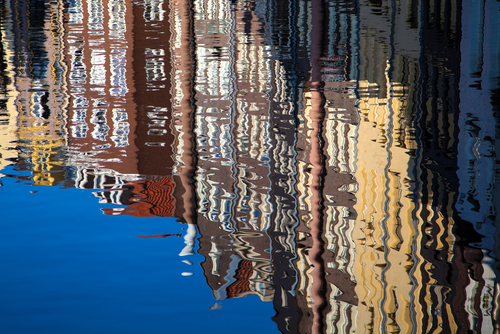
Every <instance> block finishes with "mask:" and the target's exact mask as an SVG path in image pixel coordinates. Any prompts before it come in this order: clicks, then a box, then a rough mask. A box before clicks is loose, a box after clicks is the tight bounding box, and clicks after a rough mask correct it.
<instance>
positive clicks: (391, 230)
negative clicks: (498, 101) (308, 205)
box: [355, 1, 494, 332]
mask: <svg viewBox="0 0 500 334" xmlns="http://www.w3.org/2000/svg"><path fill="white" fill-rule="evenodd" d="M400 8H401V9H402V10H396V8H395V7H394V6H393V4H391V3H390V2H381V3H380V4H378V5H375V4H372V5H369V4H368V3H366V4H365V5H364V6H361V11H360V16H361V21H360V22H361V30H360V39H359V40H360V53H359V54H360V60H359V61H360V73H359V75H360V77H359V81H358V85H359V88H358V94H359V98H360V101H359V112H360V116H361V121H360V125H359V129H358V133H359V136H358V148H357V151H358V161H357V171H356V180H357V182H358V191H357V193H356V197H357V204H356V206H355V208H356V211H357V214H358V219H357V222H356V225H357V226H356V229H355V231H356V234H355V238H356V242H357V245H356V262H357V265H356V281H357V287H356V291H357V293H358V297H359V300H360V308H359V314H358V328H364V329H368V330H374V329H375V328H384V329H385V330H387V331H392V330H396V329H397V330H401V331H406V330H409V329H413V330H415V331H417V332H430V331H433V330H435V329H439V330H440V331H442V330H445V331H449V332H466V331H468V330H474V331H478V330H480V328H481V327H482V329H483V331H485V332H491V331H492V328H491V322H492V320H494V319H492V317H491V316H490V315H491V313H492V309H493V306H491V305H492V304H489V305H490V306H487V304H488V303H489V302H488V303H486V304H485V303H483V304H482V305H481V303H480V302H479V300H483V301H486V300H491V299H492V298H493V297H492V296H493V292H492V291H493V283H492V276H494V275H493V273H492V270H491V268H490V267H489V264H488V261H490V262H491V260H489V259H488V257H487V256H486V257H483V251H482V250H481V248H484V249H488V248H489V247H491V245H490V246H486V243H487V240H488V238H487V239H484V236H481V235H480V234H479V233H481V231H480V229H479V228H478V227H480V226H479V225H477V222H474V221H471V219H469V218H470V217H467V216H466V211H467V209H465V210H464V209H460V207H461V206H462V207H467V205H465V206H464V205H463V204H460V203H464V200H463V199H461V200H459V197H457V194H459V185H460V187H463V183H462V182H463V181H464V180H465V179H467V178H469V176H467V177H465V174H466V172H465V170H466V169H467V167H466V166H467V165H470V160H469V162H466V159H464V160H463V162H460V161H459V160H457V153H458V152H460V153H459V154H458V156H459V157H460V156H462V157H463V155H462V152H464V151H467V150H466V149H465V147H467V145H468V144H467V142H469V143H470V139H467V138H468V136H467V135H466V136H464V130H465V127H464V126H462V128H460V122H459V117H458V115H459V114H460V115H463V114H464V113H467V109H468V108H467V106H466V105H465V104H463V103H462V105H460V104H459V96H460V94H461V91H462V92H463V90H461V91H460V90H459V82H460V80H461V79H460V73H461V69H460V56H461V55H460V52H459V50H460V44H461V42H462V41H461V40H460V35H461V31H460V30H461V20H462V17H463V15H465V16H467V15H468V14H464V13H465V12H464V11H462V10H461V7H460V5H457V4H455V3H453V4H451V3H448V2H444V1H437V2H433V3H430V2H422V3H417V2H412V1H408V2H407V3H406V6H401V7H400ZM380 20H388V21H389V23H390V26H388V27H387V29H385V30H384V29H383V28H380V27H383V25H380ZM377 22H378V23H377ZM375 27H377V29H374V28H375ZM419 27H420V29H421V30H420V36H421V37H418V36H419V34H418V32H419V30H417V28H419ZM493 30H494V29H493ZM398 36H399V37H398ZM414 83H417V84H416V85H415V84H414ZM461 109H462V110H461ZM458 110H460V113H458ZM490 121H491V122H494V120H490ZM464 125H465V124H464ZM467 131H469V130H467ZM486 131H487V130H486ZM458 133H461V135H460V136H461V138H460V137H459V135H458ZM465 133H467V132H465ZM471 137H474V136H471ZM464 139H466V140H465V143H461V142H462V141H463V140H464ZM460 147H463V148H462V149H460ZM462 159H463V158H462ZM476 159H477V158H473V159H472V160H473V161H475V160H476ZM482 161H485V160H484V158H483V159H482ZM457 166H460V168H461V169H465V170H464V172H465V173H464V172H462V173H461V176H460V178H464V180H461V179H459V177H458V176H459V175H460V173H457ZM489 170H490V171H493V170H494V169H493V168H492V169H489ZM490 184H491V182H490ZM463 189H465V188H463ZM464 192H465V193H467V191H464ZM464 192H463V193H462V195H461V196H462V197H464V196H465V194H464ZM469 193H470V188H469ZM485 199H486V198H485ZM470 203H471V204H469V205H471V206H472V207H475V209H478V207H477V206H476V205H475V204H472V203H473V202H470ZM478 204H479V203H478ZM481 207H483V208H491V207H492V205H491V204H488V203H487V201H484V200H483V203H481ZM457 209H459V210H458V212H460V211H462V212H463V213H462V214H458V213H457ZM486 211H488V209H486ZM474 216H475V217H478V216H477V215H474ZM475 219H476V218H475ZM475 219H474V220H475ZM484 223H486V224H485V225H483V226H484V227H485V228H486V229H487V227H488V225H489V224H488V222H487V221H483V224H484ZM474 224H475V225H476V226H474ZM489 226H491V225H489ZM492 232H493V231H489V232H488V233H487V234H490V233H492ZM481 240H483V241H482V244H479V242H480V241H481ZM490 249H491V248H490ZM485 251H486V250H485ZM486 252H487V251H486ZM482 259H484V260H482ZM481 261H483V263H482V264H481ZM470 268H474V269H472V270H471V269H470ZM483 272H484V273H485V274H484V275H483ZM485 280H486V281H485ZM488 281H489V283H485V282H488ZM488 323H489V324H488ZM488 328H489V329H488Z"/></svg>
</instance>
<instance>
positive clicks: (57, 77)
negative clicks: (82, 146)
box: [4, 1, 68, 185]
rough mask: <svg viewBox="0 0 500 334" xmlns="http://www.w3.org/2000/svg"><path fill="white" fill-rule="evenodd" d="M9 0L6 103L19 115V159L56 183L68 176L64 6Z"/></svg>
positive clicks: (41, 179)
mask: <svg viewBox="0 0 500 334" xmlns="http://www.w3.org/2000/svg"><path fill="white" fill-rule="evenodd" d="M5 6H6V7H5V12H4V13H5V14H4V15H10V17H11V19H10V20H7V22H12V24H11V26H9V27H5V28H10V29H9V30H8V31H6V32H5V34H6V35H5V36H6V37H7V38H8V39H11V41H10V42H8V43H7V44H4V45H5V46H7V47H9V48H10V50H8V53H9V58H8V63H9V66H11V72H10V74H11V75H12V76H11V78H10V79H11V80H12V86H11V89H12V93H9V98H8V100H9V102H8V105H9V109H10V110H11V115H15V117H16V121H17V125H16V128H17V129H16V136H17V145H18V152H19V153H18V154H19V160H18V161H17V165H18V166H19V167H20V168H21V169H29V170H31V171H32V172H33V181H34V183H35V184H43V185H53V184H55V183H56V182H60V181H62V180H64V179H65V177H66V174H65V173H64V169H65V168H64V167H63V165H64V162H65V154H64V152H65V148H66V128H65V122H66V120H65V117H66V115H65V112H64V111H65V108H66V105H67V104H68V99H67V97H66V92H67V89H66V77H65V76H66V65H65V63H64V59H63V58H62V55H61V53H60V50H61V48H62V47H63V10H64V6H63V5H62V4H59V3H50V4H45V3H43V2H40V1H28V2H18V1H7V2H6V3H5ZM10 34H11V35H10ZM7 35H9V36H7ZM16 114H17V115H16ZM9 146H10V145H9Z"/></svg>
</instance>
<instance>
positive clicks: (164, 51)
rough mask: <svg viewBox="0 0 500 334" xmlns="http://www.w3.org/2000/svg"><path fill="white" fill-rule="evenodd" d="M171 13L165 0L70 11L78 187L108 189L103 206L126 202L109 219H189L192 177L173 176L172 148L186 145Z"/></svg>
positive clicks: (96, 4) (77, 6)
mask: <svg viewBox="0 0 500 334" xmlns="http://www.w3.org/2000/svg"><path fill="white" fill-rule="evenodd" d="M169 14H170V7H169V6H168V4H166V3H165V2H164V1H145V2H143V3H142V2H141V3H134V4H132V3H127V2H125V1H118V0H117V1H100V0H98V1H75V2H72V3H71V5H70V7H69V9H68V14H67V15H68V23H67V30H68V36H69V37H68V39H67V40H68V47H67V50H68V55H67V60H68V63H70V64H71V65H70V74H69V82H70V84H69V87H70V92H71V105H70V106H69V108H68V115H69V121H68V128H69V129H70V133H69V138H70V139H69V150H70V152H71V161H70V163H71V164H72V166H74V168H75V177H74V178H75V181H76V184H77V186H78V187H84V188H97V189H103V191H101V192H98V193H96V195H97V196H98V197H100V198H101V201H102V202H103V203H110V204H118V205H121V207H114V208H109V209H105V210H104V212H105V213H107V214H129V215H134V216H163V217H165V216H185V213H183V211H184V208H183V205H182V204H183V203H182V202H183V193H184V192H185V191H184V190H185V186H186V180H185V179H186V177H185V176H184V177H183V176H182V175H174V174H179V173H176V171H175V170H174V169H175V167H174V164H175V159H174V157H173V156H174V153H175V152H174V148H175V149H176V150H179V149H180V150H182V149H183V147H182V144H181V145H177V147H176V146H175V142H176V136H175V134H176V133H177V132H176V130H177V129H176V125H175V122H173V121H172V119H173V117H172V116H173V115H174V113H173V112H172V109H173V105H172V101H173V99H172V96H173V95H175V94H176V93H175V92H176V89H178V87H173V86H172V83H173V82H176V80H175V79H176V78H175V77H173V76H172V75H173V74H172V65H171V63H172V59H173V55H172V53H171V52H172V47H171V43H170V36H171V31H172V29H171V24H170V21H169V19H168V18H169ZM184 43H185V42H184ZM108 72H109V73H108ZM171 94H172V95H171ZM181 156H182V153H181ZM187 185H189V184H187ZM176 210H177V211H176ZM179 210H180V211H179Z"/></svg>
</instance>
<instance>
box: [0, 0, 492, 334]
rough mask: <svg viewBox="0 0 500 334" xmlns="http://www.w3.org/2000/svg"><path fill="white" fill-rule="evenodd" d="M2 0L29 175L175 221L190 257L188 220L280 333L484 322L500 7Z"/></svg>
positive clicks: (212, 278)
mask: <svg viewBox="0 0 500 334" xmlns="http://www.w3.org/2000/svg"><path fill="white" fill-rule="evenodd" d="M6 3H7V5H8V6H10V7H9V8H10V9H9V10H8V12H9V13H11V15H12V17H13V18H15V20H14V21H12V22H16V24H17V25H16V26H15V27H14V26H13V27H9V28H7V29H3V30H1V33H2V50H1V51H2V54H3V55H4V57H6V58H8V59H9V61H8V62H7V67H6V69H4V68H2V69H1V71H0V76H1V77H2V78H5V77H6V76H11V77H13V78H14V80H13V81H12V82H11V83H8V85H11V86H10V87H12V92H8V91H7V90H8V89H9V88H4V87H8V86H7V84H4V85H3V86H1V84H0V90H1V89H4V90H5V92H3V91H0V95H2V94H3V95H4V96H6V97H5V98H3V99H4V100H6V101H7V105H8V107H7V108H8V109H9V117H10V118H9V120H7V118H2V119H0V121H4V119H5V121H6V122H7V123H8V127H7V128H2V129H1V131H3V132H1V135H2V136H3V137H2V141H1V142H0V145H7V146H10V145H11V144H10V143H11V142H12V141H14V140H19V148H20V151H19V152H20V153H19V155H20V157H21V159H20V160H19V162H18V165H19V166H20V167H21V168H25V169H33V170H35V182H36V184H47V185H49V184H55V183H57V182H58V181H61V180H64V179H65V178H69V179H70V182H66V185H69V186H76V187H82V188H89V189H99V190H98V191H96V193H95V194H96V196H98V197H99V199H100V201H101V203H106V204H116V206H113V207H112V208H109V207H107V208H106V209H104V210H103V211H104V213H106V214H110V215H118V214H127V215H132V216H140V217H151V216H155V217H167V216H174V217H178V218H182V220H183V221H185V222H188V223H190V225H189V233H188V235H187V239H186V243H187V248H186V249H185V250H183V252H182V254H183V255H184V254H190V253H192V245H193V243H194V238H195V236H196V229H195V227H194V223H196V224H197V227H198V229H199V232H200V234H201V237H200V239H199V244H200V247H199V252H200V253H201V254H202V255H203V256H204V257H205V261H204V262H203V263H202V267H203V270H204V275H205V277H206V280H207V283H208V285H209V286H210V288H211V289H212V291H213V293H214V296H215V297H216V298H217V299H224V298H239V297H245V296H248V295H251V294H253V295H257V296H258V297H259V298H260V299H261V300H263V301H269V302H271V301H272V302H273V304H274V307H275V310H276V313H277V314H276V316H275V317H274V320H275V321H276V323H277V325H278V328H279V329H280V331H282V332H284V333H286V332H290V333H292V332H293V333H296V332H297V333H309V332H313V331H316V332H325V333H335V332H343V331H346V332H347V331H349V332H361V331H409V330H410V329H412V330H414V331H416V332H432V331H435V330H444V331H449V332H460V331H462V332H464V331H466V330H475V331H479V330H482V331H483V332H491V331H492V330H493V329H492V326H493V324H492V321H491V319H492V318H494V317H496V318H498V316H496V315H495V314H497V313H498V302H497V300H498V280H497V278H496V274H497V272H496V269H497V268H496V267H495V264H494V262H495V261H494V260H493V258H494V256H495V252H497V251H496V248H497V247H496V246H497V244H496V239H495V238H496V237H497V235H496V234H497V233H498V232H497V231H496V229H495V224H494V220H495V219H498V218H495V215H496V211H495V210H497V207H498V203H496V200H495V195H494V190H496V188H498V185H497V184H496V183H498V182H496V181H495V180H496V179H495V175H494V171H495V169H494V168H495V167H494V165H495V164H496V162H495V158H494V154H493V149H494V147H496V143H495V140H496V129H495V127H494V126H495V124H496V123H495V122H496V121H497V120H496V119H495V117H494V113H493V108H492V107H491V103H490V101H489V100H488V99H490V98H491V99H494V98H495V97H494V96H491V97H489V96H487V97H486V98H485V97H484V96H483V97H481V98H478V91H481V90H482V91H483V92H485V93H484V94H489V93H491V92H492V91H494V90H495V89H498V83H495V82H493V81H491V82H488V83H486V80H487V79H488V78H490V77H491V76H493V77H494V76H498V73H497V72H498V67H495V66H496V65H495V64H496V63H495V62H494V61H493V60H492V58H494V56H495V55H498V43H497V42H494V41H495V39H496V40H498V38H497V37H498V35H495V34H497V31H498V29H496V28H495V27H497V28H498V22H497V21H495V20H496V19H495V18H494V17H493V15H489V14H487V13H493V12H498V4H494V3H493V2H492V1H489V0H488V1H486V2H484V4H482V5H481V6H482V7H481V6H479V7H474V6H472V3H471V2H467V1H462V4H461V6H460V5H459V4H457V3H451V2H446V1H434V2H430V1H421V2H418V1H413V0H401V1H399V2H397V3H398V6H397V7H396V6H395V4H396V3H395V2H390V1H385V0H384V1H364V0H362V1H358V2H354V1H344V2H324V1H316V0H314V1H312V2H301V1H298V2H292V1H286V0H273V1H261V2H258V3H248V2H241V1H240V2H238V1H236V2H234V1H212V0H195V1H193V2H192V6H193V8H192V9H193V11H191V3H189V2H187V1H183V0H178V1H170V2H165V1H161V0H151V1H150V0H147V1H143V2H134V3H128V2H126V1H121V0H73V1H69V2H68V5H67V8H66V9H63V7H60V5H57V4H55V3H50V4H47V5H45V4H44V5H43V6H42V5H41V4H40V3H39V2H37V3H36V4H35V2H33V1H32V2H30V4H31V7H30V10H29V11H28V7H26V6H22V5H18V2H16V1H10V2H6ZM431 5H432V6H431ZM37 6H42V7H43V8H42V7H37ZM495 6H496V7H495ZM469 7H470V9H471V10H464V9H463V8H469ZM37 8H38V9H37ZM278 9H280V10H278ZM64 10H67V13H66V14H64V15H63V14H62V13H63V12H64ZM42 12H43V15H38V14H40V13H42ZM483 14H484V15H483ZM28 18H29V19H28ZM387 22H388V23H387ZM461 26H466V27H470V29H467V31H462V32H460V27H461ZM25 27H32V28H36V27H37V28H38V30H37V29H31V30H30V29H24V28H25ZM10 31H11V32H12V34H13V36H12V37H9V36H7V37H5V36H6V35H4V34H6V33H9V32H10ZM63 36H64V38H63ZM14 44H15V45H14ZM19 50H21V51H19ZM33 50H34V51H33ZM61 50H62V51H61ZM459 50H460V51H461V53H460V54H459V53H458V51H459ZM16 52H17V53H16ZM488 57H489V58H488ZM2 71H3V72H2ZM478 71H479V72H478ZM481 71H482V72H481ZM495 71H496V72H495ZM14 72H15V73H16V74H15V75H14V74H12V73H14ZM486 72H489V74H486ZM5 73H6V74H5ZM491 73H493V74H491ZM495 85H496V86H495ZM486 92H487V93H486ZM59 93H60V94H59ZM65 93H68V94H69V99H66V98H64V95H65ZM474 99H476V100H474ZM1 100H2V96H0V102H1ZM476 101H479V102H481V103H482V104H481V108H477V107H476ZM473 104H474V105H473ZM2 108H3V106H2V105H0V110H2ZM457 110H460V113H458V112H457ZM464 110H465V112H464ZM66 116H67V117H66ZM0 117H3V115H0ZM13 119H15V120H16V121H15V122H13V121H12V120H13ZM2 126H3V124H2ZM16 128H18V130H17V133H16V135H15V136H12V133H13V132H12V129H16ZM4 134H5V135H4ZM4 138H5V140H4ZM4 143H5V144H4ZM66 151H69V153H70V154H69V155H65V154H63V153H65V152H66ZM3 152H4V151H2V154H3ZM10 157H14V156H12V155H11V156H9V155H8V154H6V155H3V159H8V158H10ZM68 157H69V158H68ZM2 163H3V162H2ZM5 163H9V162H5ZM63 164H64V165H70V166H71V169H70V170H69V169H67V174H63V173H54V171H57V170H64V171H65V172H66V170H65V169H63V168H62V167H60V166H62V165H63ZM457 166H458V167H457ZM495 182H496V183H495ZM497 216H498V215H497ZM497 253H498V252H497ZM492 314H493V316H492ZM493 320H494V321H495V319H493ZM496 325H498V324H496ZM413 328H415V329H413Z"/></svg>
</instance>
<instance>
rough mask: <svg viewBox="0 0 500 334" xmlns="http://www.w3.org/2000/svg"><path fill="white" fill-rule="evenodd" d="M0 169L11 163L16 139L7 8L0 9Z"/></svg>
mask: <svg viewBox="0 0 500 334" xmlns="http://www.w3.org/2000/svg"><path fill="white" fill-rule="evenodd" d="M0 18H1V19H0V22H1V23H0V170H3V169H4V168H5V167H6V166H8V165H10V164H13V163H14V161H13V160H15V159H16V158H17V153H16V152H15V151H14V150H11V149H10V148H11V146H12V145H14V142H15V141H16V140H17V135H16V129H17V112H16V111H15V108H14V106H13V103H14V100H15V95H16V91H15V90H14V89H13V87H12V83H13V82H12V77H13V68H12V61H7V60H10V59H12V57H14V55H13V50H14V48H13V46H12V43H13V37H12V28H11V26H10V20H8V19H7V18H8V9H3V8H2V9H0Z"/></svg>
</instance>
